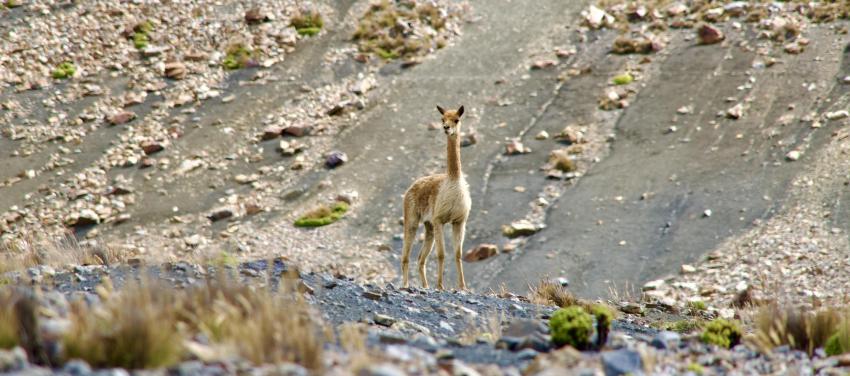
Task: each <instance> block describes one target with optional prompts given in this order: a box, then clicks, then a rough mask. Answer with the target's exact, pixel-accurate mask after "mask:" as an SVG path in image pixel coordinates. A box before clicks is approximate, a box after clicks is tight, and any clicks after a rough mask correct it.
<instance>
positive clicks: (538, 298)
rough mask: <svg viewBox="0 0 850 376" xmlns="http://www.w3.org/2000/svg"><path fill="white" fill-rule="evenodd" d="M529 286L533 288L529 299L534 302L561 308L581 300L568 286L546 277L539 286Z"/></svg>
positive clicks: (530, 288)
mask: <svg viewBox="0 0 850 376" xmlns="http://www.w3.org/2000/svg"><path fill="white" fill-rule="evenodd" d="M528 288H529V290H531V295H530V296H529V300H530V301H531V302H532V303H534V304H540V305H550V306H551V305H553V306H558V307H561V308H563V307H569V306H571V305H576V304H579V300H578V299H577V298H576V297H575V296H574V295H573V294H572V293H571V292H569V291H568V290H567V289H566V287H564V286H561V285H560V284H559V283H557V282H555V281H552V280H548V279H544V280H541V281H540V282H538V283H537V286H531V285H529V286H528Z"/></svg>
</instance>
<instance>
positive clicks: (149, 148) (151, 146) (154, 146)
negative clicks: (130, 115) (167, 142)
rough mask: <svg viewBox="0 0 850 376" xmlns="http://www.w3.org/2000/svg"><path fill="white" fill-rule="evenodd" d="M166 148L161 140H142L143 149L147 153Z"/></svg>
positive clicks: (157, 151)
mask: <svg viewBox="0 0 850 376" xmlns="http://www.w3.org/2000/svg"><path fill="white" fill-rule="evenodd" d="M163 150H165V146H162V144H160V143H159V142H156V141H145V142H142V151H143V152H145V155H151V154H155V153H159V152H161V151H163Z"/></svg>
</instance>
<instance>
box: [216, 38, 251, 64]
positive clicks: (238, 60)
mask: <svg viewBox="0 0 850 376" xmlns="http://www.w3.org/2000/svg"><path fill="white" fill-rule="evenodd" d="M226 53H227V55H225V57H224V60H223V61H222V62H221V65H222V66H224V68H225V69H229V70H234V69H241V68H245V67H247V66H248V63H249V62H250V61H251V58H252V56H253V51H251V49H249V48H248V47H247V46H245V45H244V44H242V43H235V44H232V45H230V47H228V48H227V51H226Z"/></svg>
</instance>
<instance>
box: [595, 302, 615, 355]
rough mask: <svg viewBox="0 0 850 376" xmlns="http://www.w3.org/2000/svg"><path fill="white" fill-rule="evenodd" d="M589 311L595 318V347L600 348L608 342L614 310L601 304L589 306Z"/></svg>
mask: <svg viewBox="0 0 850 376" xmlns="http://www.w3.org/2000/svg"><path fill="white" fill-rule="evenodd" d="M590 313H592V314H593V317H595V318H596V347H597V348H602V346H605V344H606V343H607V342H608V333H609V332H610V331H611V323H612V322H614V311H612V310H611V308H608V307H607V306H605V305H602V304H594V305H593V306H591V307H590Z"/></svg>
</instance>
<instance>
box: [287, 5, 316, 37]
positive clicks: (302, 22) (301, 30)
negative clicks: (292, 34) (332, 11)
mask: <svg viewBox="0 0 850 376" xmlns="http://www.w3.org/2000/svg"><path fill="white" fill-rule="evenodd" d="M289 26H292V27H294V28H295V31H297V32H298V34H300V35H306V36H313V35H316V34H318V33H319V32H320V31H322V27H324V26H325V21H324V20H323V19H322V15H321V14H320V13H319V12H317V11H314V10H311V11H307V12H299V13H298V14H296V15H295V16H293V17H292V20H291V21H290V22H289Z"/></svg>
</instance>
